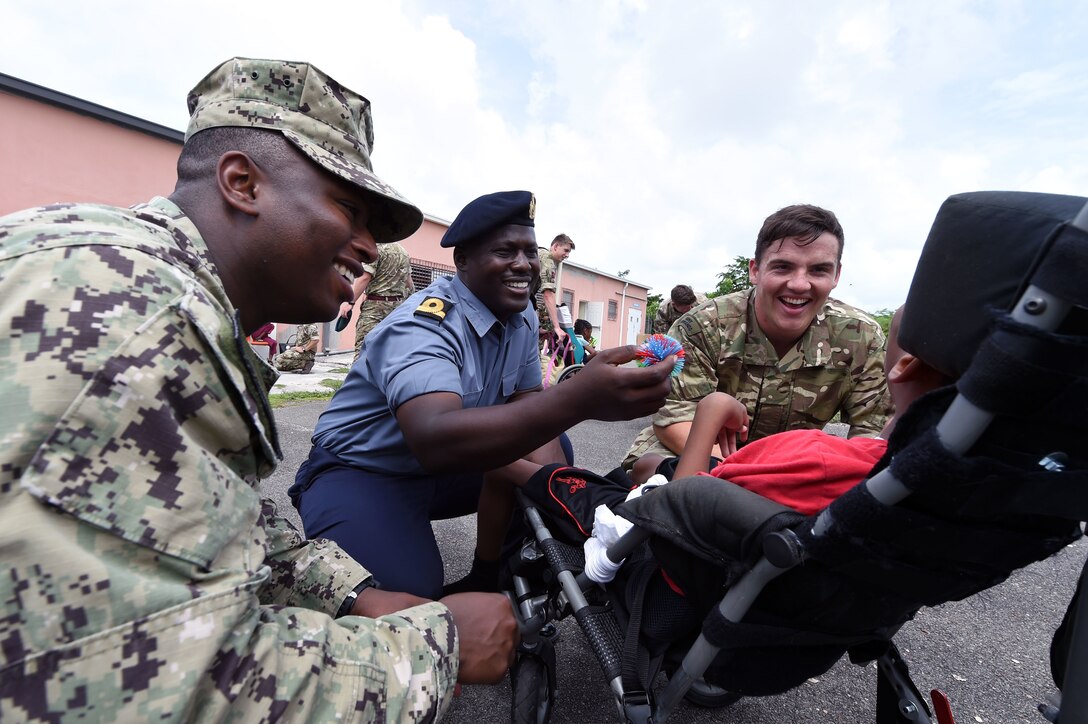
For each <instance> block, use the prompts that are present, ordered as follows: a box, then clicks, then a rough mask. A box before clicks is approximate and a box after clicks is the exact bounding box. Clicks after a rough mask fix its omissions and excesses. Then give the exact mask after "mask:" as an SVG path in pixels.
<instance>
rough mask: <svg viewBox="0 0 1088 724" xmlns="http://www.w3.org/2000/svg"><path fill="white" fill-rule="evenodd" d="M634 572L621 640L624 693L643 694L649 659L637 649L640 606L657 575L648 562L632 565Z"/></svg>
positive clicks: (646, 654)
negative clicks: (625, 632) (624, 628)
mask: <svg viewBox="0 0 1088 724" xmlns="http://www.w3.org/2000/svg"><path fill="white" fill-rule="evenodd" d="M630 565H631V567H632V568H633V569H634V570H633V571H632V572H631V574H630V578H629V579H628V581H627V595H626V597H625V598H626V599H627V612H628V616H629V618H628V621H627V636H626V637H625V638H624V640H623V659H622V660H621V667H622V668H621V671H622V673H623V690H624V693H626V694H630V693H632V692H635V691H646V686H647V681H646V680H647V679H648V678H649V670H650V655H649V652H648V651H646V649H645V647H643V646H639V632H640V631H641V630H642V604H643V603H645V601H646V587H647V586H648V585H649V583H650V578H652V577H653V576H654V574H656V573H657V570H658V568H657V563H656V562H655V561H653V560H652V559H650V560H643V561H637V562H632V563H631V564H630Z"/></svg>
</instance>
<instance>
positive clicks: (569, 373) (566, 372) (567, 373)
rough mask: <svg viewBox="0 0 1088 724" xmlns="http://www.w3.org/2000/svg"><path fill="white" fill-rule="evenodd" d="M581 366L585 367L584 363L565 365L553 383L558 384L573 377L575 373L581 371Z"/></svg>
mask: <svg viewBox="0 0 1088 724" xmlns="http://www.w3.org/2000/svg"><path fill="white" fill-rule="evenodd" d="M583 367H585V365H584V364H577V365H567V366H566V367H564V368H563V371H562V372H560V373H559V377H557V378H556V380H555V384H557V385H558V384H559V383H560V382H562V381H563V380H566V379H569V378H571V377H574V376H575V375H576V374H578V373H579V372H581V371H582V368H583Z"/></svg>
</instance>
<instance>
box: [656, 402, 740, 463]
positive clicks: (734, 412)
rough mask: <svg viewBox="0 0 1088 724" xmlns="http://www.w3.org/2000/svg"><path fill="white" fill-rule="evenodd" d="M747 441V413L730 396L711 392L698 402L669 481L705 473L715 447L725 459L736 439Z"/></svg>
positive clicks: (732, 448)
mask: <svg viewBox="0 0 1088 724" xmlns="http://www.w3.org/2000/svg"><path fill="white" fill-rule="evenodd" d="M738 435H739V436H740V439H741V440H747V439H748V410H747V409H745V407H744V405H742V404H741V403H740V402H738V401H737V399H736V398H735V397H733V396H732V395H727V394H725V393H724V392H712V393H710V394H709V395H707V396H706V397H704V398H703V399H702V400H700V401H699V405H698V407H696V408H695V419H694V420H692V421H691V431H690V432H689V433H688V439H687V442H686V443H684V452H683V453H682V454H681V455H680V462H678V463H677V465H676V473H675V474H674V475H673V479H674V480H675V479H677V478H683V477H687V476H689V475H695V474H696V473H700V472H702V473H705V472H707V467H706V463H707V461H708V460H709V459H710V452H711V450H713V448H714V444H715V443H717V444H718V445H719V446H720V447H721V451H722V455H723V456H725V457H728V456H729V455H731V454H733V453H735V452H736V451H737V436H738Z"/></svg>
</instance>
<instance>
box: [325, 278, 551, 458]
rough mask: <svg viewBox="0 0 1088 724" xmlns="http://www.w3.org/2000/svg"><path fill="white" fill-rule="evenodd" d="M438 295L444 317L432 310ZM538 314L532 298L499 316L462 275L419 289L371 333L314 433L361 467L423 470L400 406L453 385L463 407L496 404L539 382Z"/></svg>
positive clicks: (335, 452)
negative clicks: (412, 450)
mask: <svg viewBox="0 0 1088 724" xmlns="http://www.w3.org/2000/svg"><path fill="white" fill-rule="evenodd" d="M429 298H438V299H441V300H442V301H443V302H444V303H445V304H444V307H445V308H444V313H445V314H444V317H443V318H441V319H439V318H437V316H438V315H433V314H427V313H426V310H427V309H428V308H432V307H434V305H433V304H431V305H426V304H425V300H427V299H429ZM537 339H538V323H537V319H536V313H535V312H534V311H533V309H532V308H531V307H529V306H528V305H527V306H526V308H525V310H524V311H523V312H521V313H519V314H517V315H514V316H513V317H511V318H510V319H509V320H508V321H507V322H506V324H505V325H504V324H502V323H501V322H499V320H498V319H496V318H495V315H494V314H492V313H491V310H489V309H488V308H487V307H486V306H484V304H483V302H481V301H480V300H479V299H477V298H476V296H475V295H474V294H473V293H472V292H471V291H469V289H468V287H466V286H465V285H464V283H463V282H462V281H461V280H460V279H458V278H457V277H452V278H443V279H439V280H438V281H436V282H434V283H433V284H431V285H430V286H429V287H427V288H426V289H424V290H423V291H420V292H416V293H415V294H413V295H412V296H411V297H409V298H408V299H406V300H405V301H404V302H403V303H402V304H401V305H400V306H399V307H397V308H396V309H394V310H393V311H392V312H391V313H390V314H389V316H388V317H386V318H385V319H384V320H382V322H381V324H379V325H378V326H377V327H375V328H374V330H373V331H371V332H370V334H368V335H367V338H366V342H365V343H364V345H363V349H362V354H361V355H360V357H359V360H358V361H357V362H356V363H355V365H354V366H353V367H352V368H351V371H350V372H349V373H348V376H347V379H346V380H345V381H344V385H343V387H341V388H340V389H339V390H337V391H336V394H335V395H333V398H332V401H331V402H330V403H329V406H328V407H327V408H326V409H325V411H324V412H323V413H322V414H321V417H320V418H319V419H318V421H317V427H316V429H315V430H314V435H313V442H314V444H316V445H321V446H322V447H324V448H325V449H326V450H328V451H329V452H331V453H334V454H335V455H336V456H338V457H339V458H340V459H341V460H343V461H345V462H347V463H350V464H352V465H354V466H357V467H359V468H361V469H363V470H370V471H373V472H376V473H386V474H392V475H405V476H414V475H421V474H423V469H422V467H420V465H419V462H418V461H417V460H416V459H415V458H414V457H413V456H412V454H411V453H410V452H409V451H408V445H407V443H406V442H405V440H404V435H403V434H402V433H401V431H400V427H399V426H398V425H397V420H396V418H395V417H394V411H395V410H396V409H397V408H398V407H400V406H401V405H402V404H404V403H405V402H407V401H408V400H411V399H412V398H414V397H418V396H419V395H425V394H428V393H430V392H453V393H455V394H457V395H460V396H461V401H462V405H463V406H464V407H465V408H471V407H488V406H491V405H500V404H502V403H504V402H506V401H507V400H509V399H510V398H511V397H512V396H513V395H514V394H515V393H518V392H524V391H526V390H532V389H535V388H537V387H539V386H540V384H541V374H540V357H539V352H538V348H537Z"/></svg>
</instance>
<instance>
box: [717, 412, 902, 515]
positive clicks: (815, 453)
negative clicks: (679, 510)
mask: <svg viewBox="0 0 1088 724" xmlns="http://www.w3.org/2000/svg"><path fill="white" fill-rule="evenodd" d="M887 448H888V443H887V441H886V440H880V439H878V438H872V437H855V438H852V439H850V440H847V439H845V438H841V437H838V436H836V435H828V434H827V433H825V432H823V431H821V430H791V431H789V432H783V433H779V434H777V435H770V436H768V437H764V438H761V439H759V440H755V441H753V442H750V443H748V444H747V445H745V446H744V447H742V448H741V449H740V450H738V451H737V452H735V453H733V454H732V455H730V456H729V457H728V458H726V459H725V461H724V462H722V463H721V464H720V465H718V466H717V467H716V468H714V469H713V470H711V471H710V474H711V475H713V476H714V477H716V478H722V479H723V480H728V481H730V482H732V483H735V484H737V485H739V486H741V487H742V488H746V489H748V490H751V491H752V492H754V493H759V494H760V495H762V496H763V497H765V498H770V499H771V500H774V501H776V502H779V503H781V504H782V505H787V506H789V507H791V508H793V509H794V510H797V511H800V512H802V513H804V514H806V515H811V514H812V513H817V512H819V511H821V510H823V509H824V508H826V507H827V505H828V504H829V503H830V502H831V501H832V500H834V499H835V498H837V497H839V496H840V495H842V494H843V493H844V492H846V491H847V490H849V489H850V488H852V487H854V486H855V485H857V484H858V482H860V481H861V480H862V479H863V478H865V477H866V476H867V475H868V474H869V471H870V470H871V469H872V468H873V465H875V464H876V462H877V461H878V460H880V458H881V457H883V456H884V451H885V450H886V449H887Z"/></svg>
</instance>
